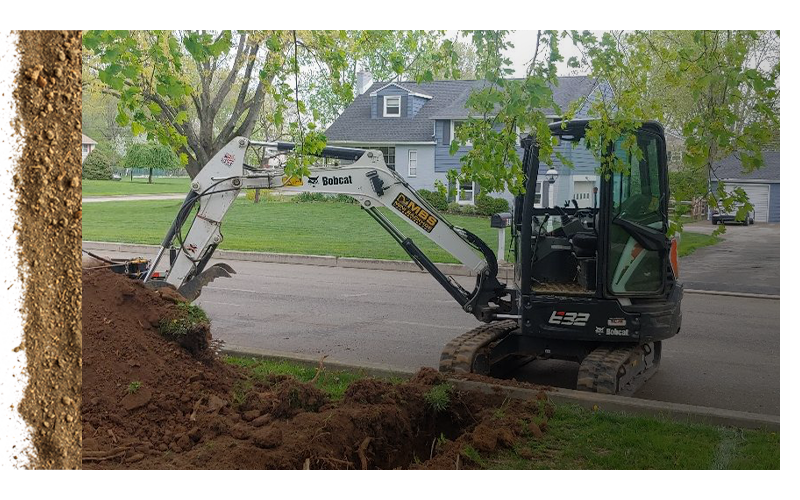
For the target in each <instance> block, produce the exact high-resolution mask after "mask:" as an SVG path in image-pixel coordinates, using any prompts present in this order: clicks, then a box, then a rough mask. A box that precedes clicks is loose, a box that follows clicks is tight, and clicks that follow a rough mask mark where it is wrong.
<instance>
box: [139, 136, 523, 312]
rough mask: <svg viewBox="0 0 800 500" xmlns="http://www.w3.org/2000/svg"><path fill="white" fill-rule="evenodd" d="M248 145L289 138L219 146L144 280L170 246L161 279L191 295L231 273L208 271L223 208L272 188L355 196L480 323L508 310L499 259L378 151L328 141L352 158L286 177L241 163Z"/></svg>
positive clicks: (331, 154) (332, 153)
mask: <svg viewBox="0 0 800 500" xmlns="http://www.w3.org/2000/svg"><path fill="white" fill-rule="evenodd" d="M248 147H269V148H273V149H275V150H277V151H279V152H286V151H288V150H290V149H292V148H293V147H294V146H293V144H291V143H265V142H257V141H250V140H249V139H247V138H244V137H238V138H236V139H234V140H232V141H230V142H229V143H228V144H227V145H226V146H225V147H224V148H222V149H221V150H220V151H219V152H218V153H217V154H216V155H215V156H214V157H213V158H212V159H211V160H210V161H209V162H208V163H207V164H206V165H205V167H204V168H203V169H202V170H201V171H200V174H199V175H198V176H197V177H196V178H195V179H194V180H193V181H192V184H191V188H192V191H191V192H189V194H187V196H186V199H185V200H184V203H183V204H182V206H181V208H180V210H179V212H178V215H177V217H176V218H175V221H174V222H173V224H172V226H171V227H170V230H169V231H168V233H167V235H166V236H165V238H164V240H163V241H162V245H161V248H160V249H159V252H158V255H157V256H156V258H155V260H154V262H153V263H152V265H151V266H150V270H149V271H148V273H147V275H146V276H145V281H146V282H147V281H150V280H151V279H152V276H153V270H154V269H155V266H156V265H158V263H159V261H160V260H161V259H162V258H163V257H164V255H165V254H166V253H167V252H168V251H169V252H170V265H169V270H168V271H167V273H166V275H165V276H164V280H163V282H164V283H166V284H169V285H172V286H174V287H175V288H177V289H178V290H179V291H180V292H181V293H183V294H184V296H186V297H187V298H189V299H192V300H193V299H194V298H196V297H197V296H199V293H200V291H201V290H202V287H203V286H204V285H205V284H207V283H208V282H210V281H211V280H213V279H215V278H217V277H220V276H229V275H230V273H231V272H232V269H230V268H229V267H227V266H226V267H225V268H220V267H219V264H218V265H216V266H212V267H211V268H208V269H206V266H207V264H208V262H209V260H210V258H211V256H212V255H213V253H214V251H215V250H216V248H217V247H218V246H219V244H220V243H221V242H222V238H223V235H222V231H221V230H222V223H223V220H224V218H225V214H226V213H227V211H228V209H229V208H230V207H231V205H232V204H233V202H234V201H235V200H236V198H237V196H238V195H239V193H240V192H241V191H242V190H243V189H270V190H275V191H280V192H285V193H302V192H306V193H326V194H343V195H348V196H351V197H353V198H355V199H356V200H357V201H358V202H359V203H360V205H361V208H363V209H364V210H365V211H366V212H367V213H368V214H369V215H370V216H371V217H372V218H373V219H375V221H376V222H377V223H378V224H379V225H380V226H381V227H383V228H384V229H385V230H386V231H387V232H388V233H389V234H390V235H391V236H392V237H393V238H394V239H395V240H396V241H397V242H398V244H400V245H401V246H402V247H403V249H405V251H406V252H407V253H408V254H409V256H410V257H411V258H412V259H413V260H414V262H416V263H417V265H419V266H420V268H422V269H424V270H426V271H427V272H429V273H430V274H431V275H432V276H433V277H434V278H435V279H436V280H437V281H438V282H439V283H440V284H441V285H442V286H443V287H444V288H445V290H446V291H447V292H448V293H449V294H450V295H451V296H452V297H453V298H454V299H455V300H456V301H457V302H458V303H459V304H460V305H461V306H462V308H464V310H465V311H467V312H470V313H472V314H474V315H475V316H476V317H478V318H479V319H481V320H482V321H490V320H492V319H494V315H495V314H496V313H498V312H507V310H509V309H510V305H508V304H507V303H506V302H504V301H503V300H501V297H502V296H503V295H505V285H504V284H501V283H500V282H498V281H497V259H496V256H495V255H494V252H493V251H492V250H491V249H490V248H489V247H488V246H487V245H486V244H485V243H484V242H483V241H482V240H480V238H478V237H477V236H475V235H474V234H472V233H470V232H469V231H467V230H466V229H463V228H459V227H456V226H453V225H452V224H450V223H449V222H448V221H447V220H445V219H444V218H443V217H442V216H441V215H440V214H439V213H438V212H437V211H436V209H435V208H433V207H431V206H430V204H429V203H427V202H426V201H425V200H424V199H423V198H421V197H420V196H419V195H418V194H417V192H416V191H415V190H414V189H413V188H412V187H411V186H409V185H408V183H407V182H405V180H404V179H403V178H402V177H401V176H399V175H398V174H397V173H395V172H394V171H392V170H391V169H389V168H388V167H387V166H386V163H385V162H384V159H383V155H382V153H381V152H380V151H376V150H362V149H354V148H337V147H329V148H325V149H324V150H323V151H322V155H324V156H325V157H327V158H333V159H337V160H344V161H352V162H353V163H352V164H349V165H342V166H321V167H313V168H311V169H310V172H309V173H308V175H304V176H303V177H302V178H299V177H288V176H286V175H285V174H284V172H283V171H282V170H281V169H261V168H253V167H250V166H248V165H246V164H245V163H244V160H245V153H246V151H247V148H248ZM195 207H197V212H196V213H195V214H194V219H193V220H192V222H191V225H190V228H189V230H188V232H187V233H186V234H185V235H184V234H183V231H182V230H183V227H184V225H185V223H186V222H187V221H188V219H189V217H190V215H191V214H192V212H193V210H194V208H195ZM378 207H386V208H387V209H388V210H389V211H391V212H393V213H394V214H396V215H397V216H398V217H399V218H400V219H402V220H405V221H406V222H407V223H408V224H410V225H411V226H412V227H414V228H415V229H416V230H417V231H419V233H421V234H422V235H424V236H425V237H426V238H428V239H430V240H431V241H433V242H434V243H436V244H437V245H438V246H439V247H441V248H442V249H444V250H445V251H447V252H448V253H450V254H451V255H452V256H453V257H455V258H456V259H457V260H458V261H459V262H461V263H462V264H463V265H464V266H466V267H467V268H468V269H470V270H471V271H472V272H473V273H474V274H475V275H476V276H477V279H476V286H475V289H474V290H473V291H467V290H465V289H464V288H463V287H462V286H461V285H459V284H458V283H457V282H456V281H455V280H453V279H452V278H451V277H449V276H446V275H445V274H444V273H442V271H441V270H440V269H439V268H438V267H437V266H436V265H435V264H434V263H433V262H431V261H430V260H429V259H428V258H427V256H426V255H425V254H424V253H423V252H422V251H421V250H420V249H419V247H417V245H416V244H415V243H414V242H413V240H412V239H411V238H409V237H407V236H405V235H404V234H403V233H402V232H401V231H400V230H399V229H398V228H397V227H396V226H395V225H394V224H393V223H392V222H391V221H390V220H389V219H388V218H387V217H386V216H385V215H384V213H383V212H381V211H379V210H378Z"/></svg>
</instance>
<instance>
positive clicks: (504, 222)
mask: <svg viewBox="0 0 800 500" xmlns="http://www.w3.org/2000/svg"><path fill="white" fill-rule="evenodd" d="M510 225H511V214H510V213H508V212H502V213H499V214H494V215H492V227H496V228H503V227H508V226H510Z"/></svg>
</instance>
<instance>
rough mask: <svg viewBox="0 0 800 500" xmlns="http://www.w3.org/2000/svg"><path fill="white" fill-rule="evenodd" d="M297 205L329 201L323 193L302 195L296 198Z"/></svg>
mask: <svg viewBox="0 0 800 500" xmlns="http://www.w3.org/2000/svg"><path fill="white" fill-rule="evenodd" d="M294 201H296V202H297V203H308V202H313V201H328V200H327V199H326V197H325V195H324V194H322V193H300V194H298V195H297V196H295V197H294Z"/></svg>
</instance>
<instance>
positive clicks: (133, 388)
mask: <svg viewBox="0 0 800 500" xmlns="http://www.w3.org/2000/svg"><path fill="white" fill-rule="evenodd" d="M140 387H142V383H141V382H139V381H138V380H136V381H133V382H131V383H130V384H128V394H136V392H137V391H138V390H139V388H140Z"/></svg>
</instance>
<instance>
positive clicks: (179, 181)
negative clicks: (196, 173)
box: [83, 177, 189, 198]
mask: <svg viewBox="0 0 800 500" xmlns="http://www.w3.org/2000/svg"><path fill="white" fill-rule="evenodd" d="M188 191H189V178H188V177H177V178H172V177H158V178H155V179H153V183H152V184H148V183H147V179H146V178H144V179H141V178H136V177H135V178H134V179H133V181H131V180H130V179H129V178H128V179H122V180H120V181H92V180H88V179H84V180H83V197H84V198H86V197H90V196H116V195H126V194H171V193H184V194H185V193H187V192H188Z"/></svg>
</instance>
